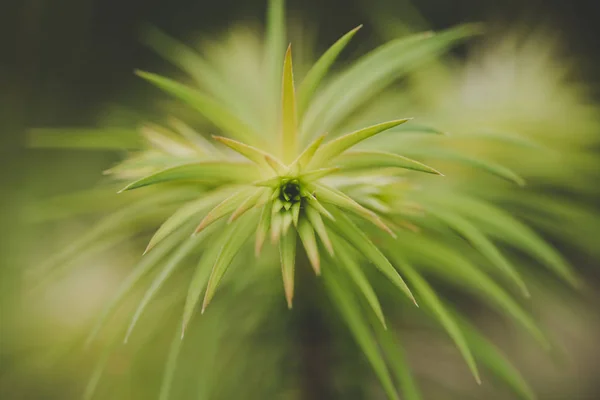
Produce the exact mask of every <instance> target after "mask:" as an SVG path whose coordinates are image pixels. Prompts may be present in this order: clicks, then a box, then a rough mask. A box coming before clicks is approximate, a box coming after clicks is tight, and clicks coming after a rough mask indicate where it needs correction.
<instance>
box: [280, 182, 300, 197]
mask: <svg viewBox="0 0 600 400" xmlns="http://www.w3.org/2000/svg"><path fill="white" fill-rule="evenodd" d="M279 198H280V199H281V201H284V202H290V203H297V202H299V201H300V185H299V184H298V181H297V180H291V181H287V182H285V183H284V184H283V185H281V191H280V194H279Z"/></svg>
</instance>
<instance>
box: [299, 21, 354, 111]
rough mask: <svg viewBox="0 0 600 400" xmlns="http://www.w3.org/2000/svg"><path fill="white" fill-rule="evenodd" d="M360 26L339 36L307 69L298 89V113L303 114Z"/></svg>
mask: <svg viewBox="0 0 600 400" xmlns="http://www.w3.org/2000/svg"><path fill="white" fill-rule="evenodd" d="M360 28H362V25H359V26H357V27H356V28H354V29H352V30H351V31H350V32H348V33H346V34H345V35H344V36H342V37H341V38H339V39H338V40H337V42H335V43H334V44H333V45H332V46H331V47H330V48H329V49H327V51H326V52H325V53H323V55H322V56H321V57H320V58H319V60H318V61H317V62H316V63H315V64H313V66H312V67H311V69H310V70H309V71H308V73H307V74H306V77H305V78H304V80H303V81H302V84H301V85H300V89H299V90H298V114H299V115H300V116H302V114H304V111H305V110H306V108H307V107H308V104H309V103H310V100H311V98H312V96H313V95H314V93H315V91H316V90H317V88H318V87H319V84H320V83H321V81H322V80H323V78H324V77H325V75H326V74H327V72H328V71H329V69H330V68H331V66H332V65H333V63H334V62H335V60H336V59H337V57H338V56H339V55H340V53H341V52H342V50H344V48H345V47H346V45H347V44H348V43H349V42H350V40H351V39H352V37H353V36H354V34H355V33H356V32H357V31H358V30H359V29H360Z"/></svg>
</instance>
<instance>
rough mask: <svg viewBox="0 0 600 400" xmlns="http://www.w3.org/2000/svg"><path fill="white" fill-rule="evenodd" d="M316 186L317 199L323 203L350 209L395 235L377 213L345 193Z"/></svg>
mask: <svg viewBox="0 0 600 400" xmlns="http://www.w3.org/2000/svg"><path fill="white" fill-rule="evenodd" d="M316 188H317V194H316V196H318V198H319V200H321V201H323V202H325V203H330V204H333V205H335V206H338V207H340V208H342V209H345V210H350V211H352V212H354V213H356V214H357V215H359V216H361V217H362V218H364V219H366V220H367V221H369V222H371V223H373V224H374V225H376V226H377V227H379V228H381V229H382V230H384V231H385V232H387V233H389V234H390V235H391V236H392V237H395V236H396V234H395V233H394V232H393V231H392V230H391V229H390V228H389V227H388V226H387V225H386V224H385V223H383V221H382V220H381V219H380V218H379V216H378V215H377V214H375V213H374V212H373V211H371V210H369V209H367V208H365V207H363V206H361V205H360V204H358V203H357V202H356V201H354V200H353V199H352V198H350V197H349V196H347V195H346V194H344V193H342V192H340V191H339V190H336V189H333V188H329V187H326V186H322V185H316Z"/></svg>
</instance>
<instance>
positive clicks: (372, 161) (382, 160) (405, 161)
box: [335, 151, 443, 175]
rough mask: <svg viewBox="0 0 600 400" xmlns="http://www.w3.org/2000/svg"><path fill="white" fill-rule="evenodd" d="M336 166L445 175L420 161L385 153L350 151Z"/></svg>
mask: <svg viewBox="0 0 600 400" xmlns="http://www.w3.org/2000/svg"><path fill="white" fill-rule="evenodd" d="M335 165H337V166H339V167H340V168H342V169H346V170H357V169H358V170H362V169H376V168H389V167H393V168H404V169H410V170H414V171H420V172H426V173H428V174H435V175H443V174H442V173H441V172H439V171H438V170H436V169H434V168H432V167H430V166H428V165H425V164H423V163H420V162H419V161H416V160H413V159H410V158H407V157H403V156H401V155H398V154H394V153H387V152H383V151H351V152H350V151H349V152H346V153H344V154H342V155H341V156H340V157H339V158H338V159H337V160H336V161H335Z"/></svg>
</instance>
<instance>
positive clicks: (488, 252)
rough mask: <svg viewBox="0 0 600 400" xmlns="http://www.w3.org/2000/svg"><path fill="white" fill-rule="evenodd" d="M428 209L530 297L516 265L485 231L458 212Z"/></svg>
mask: <svg viewBox="0 0 600 400" xmlns="http://www.w3.org/2000/svg"><path fill="white" fill-rule="evenodd" d="M427 210H428V211H429V212H430V213H432V214H433V215H435V216H437V217H438V218H440V219H441V220H443V221H444V222H445V223H447V224H448V225H449V226H450V227H451V228H453V229H455V230H456V231H457V232H459V233H460V234H461V235H462V236H464V237H465V238H466V239H467V240H468V241H469V242H470V243H471V244H472V245H473V247H475V248H476V249H477V250H479V252H481V254H483V255H484V256H485V257H487V258H488V259H489V260H490V261H491V262H492V263H493V264H494V265H495V266H496V267H497V268H498V269H500V270H501V271H502V272H503V273H504V274H506V275H507V276H508V277H509V278H510V279H511V280H512V281H513V282H515V283H516V284H517V286H518V287H519V288H520V289H521V291H522V292H523V295H524V296H525V297H529V290H527V286H526V285H525V282H524V281H523V279H522V278H521V276H520V274H519V273H518V271H517V270H516V269H515V267H514V266H513V265H512V264H511V263H510V262H509V261H508V260H507V259H506V258H505V257H504V256H503V255H502V253H501V252H500V251H499V250H498V248H497V247H496V246H495V245H494V243H492V242H491V241H490V240H489V239H488V238H487V237H486V236H485V235H484V234H483V233H481V232H480V231H479V230H478V229H477V228H476V227H475V226H474V225H472V224H471V223H470V222H469V221H467V220H465V219H464V218H461V217H460V215H458V214H453V213H449V212H444V211H442V210H440V209H437V208H434V209H432V208H431V207H428V208H427Z"/></svg>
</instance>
